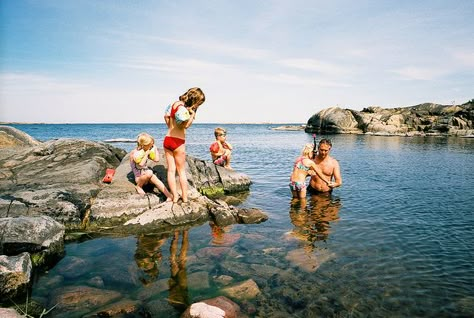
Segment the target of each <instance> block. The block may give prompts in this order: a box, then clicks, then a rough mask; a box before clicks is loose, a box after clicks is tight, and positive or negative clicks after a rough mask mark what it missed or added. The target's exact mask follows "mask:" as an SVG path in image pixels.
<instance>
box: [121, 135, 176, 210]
mask: <svg viewBox="0 0 474 318" xmlns="http://www.w3.org/2000/svg"><path fill="white" fill-rule="evenodd" d="M148 159H150V160H153V161H155V162H158V161H159V160H160V154H159V153H158V149H157V148H156V147H155V140H154V139H153V137H152V136H150V135H149V134H147V133H141V134H140V135H138V138H137V148H136V149H134V150H132V152H131V153H130V166H131V167H132V172H133V174H134V176H135V183H136V186H135V189H136V190H137V192H138V194H140V195H141V196H144V195H145V191H144V190H143V186H144V185H146V184H148V183H151V184H153V185H154V186H156V187H157V188H158V190H160V191H161V192H162V193H163V194H164V195H165V196H166V197H167V200H166V201H171V200H172V199H173V196H172V195H171V193H170V192H169V191H168V189H166V187H165V185H164V184H163V182H161V180H159V179H158V177H157V176H156V175H155V174H154V173H153V170H151V169H150V168H148V166H147V161H148Z"/></svg>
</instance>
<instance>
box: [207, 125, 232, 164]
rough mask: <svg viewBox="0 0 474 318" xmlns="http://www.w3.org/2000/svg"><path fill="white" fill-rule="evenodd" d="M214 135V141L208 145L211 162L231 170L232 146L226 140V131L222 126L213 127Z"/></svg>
mask: <svg viewBox="0 0 474 318" xmlns="http://www.w3.org/2000/svg"><path fill="white" fill-rule="evenodd" d="M214 136H215V137H216V141H215V142H213V143H212V145H211V146H210V147H209V151H210V152H211V157H212V162H214V164H215V165H218V166H222V167H224V168H226V169H231V170H232V167H231V166H230V161H231V160H232V149H233V147H232V145H231V144H230V143H229V142H227V139H226V138H227V132H226V131H225V129H224V128H221V127H217V128H216V129H214Z"/></svg>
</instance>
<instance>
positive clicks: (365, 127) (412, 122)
mask: <svg viewBox="0 0 474 318" xmlns="http://www.w3.org/2000/svg"><path fill="white" fill-rule="evenodd" d="M305 132H306V133H319V134H321V133H323V134H376V135H402V136H427V135H446V136H472V135H473V134H474V101H473V100H471V101H469V102H467V103H465V104H462V105H439V104H431V103H425V104H420V105H416V106H409V107H399V108H390V109H388V108H381V107H375V106H374V107H368V108H364V109H363V110H362V111H357V110H352V109H341V108H339V107H331V108H327V109H324V110H321V111H320V112H318V113H317V114H315V115H313V116H311V118H310V119H309V120H308V122H307V125H306V128H305Z"/></svg>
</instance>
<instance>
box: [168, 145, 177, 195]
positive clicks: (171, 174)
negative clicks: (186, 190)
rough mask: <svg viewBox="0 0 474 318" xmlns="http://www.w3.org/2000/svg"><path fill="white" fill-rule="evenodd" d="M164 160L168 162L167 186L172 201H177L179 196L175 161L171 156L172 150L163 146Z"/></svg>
mask: <svg viewBox="0 0 474 318" xmlns="http://www.w3.org/2000/svg"><path fill="white" fill-rule="evenodd" d="M165 157H166V162H167V163H168V175H167V178H168V186H169V188H170V192H171V195H172V196H173V202H178V199H179V196H178V192H177V190H176V163H175V159H174V156H173V152H172V151H171V150H169V149H166V148H165Z"/></svg>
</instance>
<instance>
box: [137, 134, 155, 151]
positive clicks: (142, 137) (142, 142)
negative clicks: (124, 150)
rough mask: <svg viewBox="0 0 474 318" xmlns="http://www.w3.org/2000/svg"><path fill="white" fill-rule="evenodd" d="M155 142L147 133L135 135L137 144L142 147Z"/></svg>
mask: <svg viewBox="0 0 474 318" xmlns="http://www.w3.org/2000/svg"><path fill="white" fill-rule="evenodd" d="M152 143H155V139H154V138H153V137H152V136H150V135H149V134H147V133H141V134H139V135H138V137H137V146H138V147H140V148H143V146H148V145H149V144H152Z"/></svg>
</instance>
